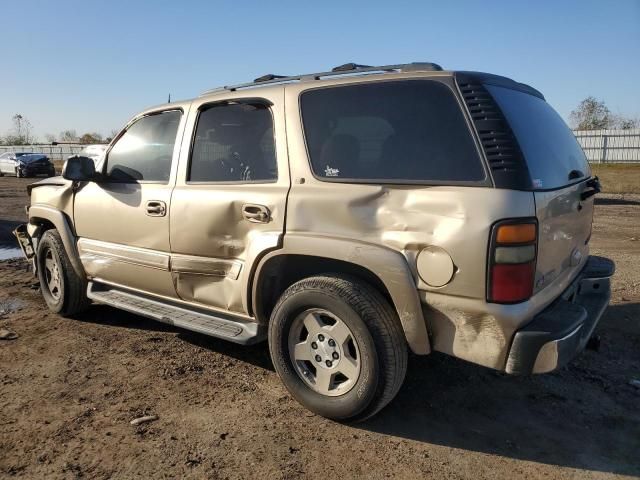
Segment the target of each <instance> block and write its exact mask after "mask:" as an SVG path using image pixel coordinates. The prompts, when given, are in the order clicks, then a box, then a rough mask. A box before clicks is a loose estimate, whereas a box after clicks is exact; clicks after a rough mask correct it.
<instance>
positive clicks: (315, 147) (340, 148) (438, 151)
mask: <svg viewBox="0 0 640 480" xmlns="http://www.w3.org/2000/svg"><path fill="white" fill-rule="evenodd" d="M301 108H302V117H303V123H304V130H305V135H306V139H307V145H308V149H309V154H310V157H311V164H312V168H313V171H314V173H315V174H316V175H317V176H319V177H325V178H330V179H335V180H339V179H345V180H348V179H356V180H387V181H390V182H394V181H399V182H403V181H409V182H411V181H418V182H419V181H424V182H430V181H433V182H448V181H453V182H456V181H481V180H483V179H484V178H485V172H484V169H483V167H482V163H481V160H480V158H479V156H478V153H477V150H476V146H475V144H474V142H473V139H472V137H471V134H470V131H469V128H468V127H467V124H466V122H465V120H464V117H463V115H462V112H461V111H460V107H459V105H458V103H457V102H456V100H455V97H454V96H453V93H452V92H451V90H449V88H447V87H446V86H445V85H443V84H441V83H439V82H433V81H402V82H379V83H369V84H365V85H353V86H346V87H334V88H325V89H318V90H312V91H309V92H305V93H303V94H302V97H301Z"/></svg>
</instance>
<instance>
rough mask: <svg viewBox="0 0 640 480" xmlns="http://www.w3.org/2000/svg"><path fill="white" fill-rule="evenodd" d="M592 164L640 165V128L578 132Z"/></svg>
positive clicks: (63, 153)
mask: <svg viewBox="0 0 640 480" xmlns="http://www.w3.org/2000/svg"><path fill="white" fill-rule="evenodd" d="M573 133H574V134H575V136H576V138H577V139H578V142H579V143H580V145H581V146H582V149H583V150H584V153H585V154H586V155H587V159H588V160H589V162H591V163H640V128H636V129H632V130H574V132H573ZM84 147H86V145H83V144H80V143H74V144H65V145H51V144H48V143H47V144H39V145H22V146H15V145H14V146H3V145H0V154H2V153H4V152H38V153H44V154H46V155H47V156H48V157H49V158H51V159H52V160H66V158H67V157H68V156H69V155H75V154H76V153H78V152H79V151H80V150H82V149H83V148H84Z"/></svg>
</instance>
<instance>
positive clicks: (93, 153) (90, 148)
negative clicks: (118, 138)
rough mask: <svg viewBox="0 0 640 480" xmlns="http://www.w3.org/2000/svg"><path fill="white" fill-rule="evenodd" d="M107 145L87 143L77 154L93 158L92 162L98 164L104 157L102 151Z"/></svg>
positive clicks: (105, 149) (104, 150)
mask: <svg viewBox="0 0 640 480" xmlns="http://www.w3.org/2000/svg"><path fill="white" fill-rule="evenodd" d="M108 146H109V145H100V144H99V145H87V146H86V147H84V148H83V149H82V150H80V152H79V153H78V155H80V156H83V157H89V158H90V159H92V160H93V162H94V163H95V164H96V166H97V165H98V163H99V162H100V161H101V160H102V159H103V158H104V152H106V151H107V147H108Z"/></svg>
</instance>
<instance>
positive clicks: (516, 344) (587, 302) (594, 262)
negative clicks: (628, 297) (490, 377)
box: [505, 256, 615, 374]
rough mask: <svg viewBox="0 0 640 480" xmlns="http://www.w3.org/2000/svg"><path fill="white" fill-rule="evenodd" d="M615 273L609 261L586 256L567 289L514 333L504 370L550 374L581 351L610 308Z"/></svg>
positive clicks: (517, 372) (513, 372) (515, 372)
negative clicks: (586, 259)
mask: <svg viewBox="0 0 640 480" xmlns="http://www.w3.org/2000/svg"><path fill="white" fill-rule="evenodd" d="M614 271H615V265H614V263H613V262H612V261H611V260H609V259H607V258H604V257H596V256H591V257H589V259H588V261H587V263H586V265H585V267H584V269H583V270H582V271H581V272H580V274H579V275H578V277H577V278H576V279H575V280H574V281H573V282H572V283H571V285H570V286H569V288H567V289H566V290H565V291H564V292H563V293H562V295H561V296H560V297H559V298H558V299H557V300H556V301H554V302H553V303H552V304H551V305H549V307H547V308H546V309H545V310H543V311H542V312H540V313H539V314H538V315H536V316H535V317H534V318H533V320H532V321H531V322H529V323H528V324H527V325H526V326H525V327H523V328H521V329H520V330H518V331H517V332H516V333H515V335H514V336H513V342H512V343H511V348H510V350H509V355H508V357H507V363H506V367H505V371H506V372H507V373H512V374H530V373H545V372H550V371H552V370H555V369H556V368H559V367H561V366H563V365H565V364H566V363H567V362H569V361H570V360H571V359H572V358H574V357H575V356H576V355H577V354H578V353H579V352H581V351H582V350H583V349H584V347H585V345H586V343H587V341H588V340H589V338H590V337H591V335H592V334H593V330H594V329H595V327H596V325H597V324H598V321H599V320H600V317H602V314H603V313H604V311H605V309H606V308H607V306H608V305H609V299H610V298H611V285H610V277H611V276H612V275H613V273H614Z"/></svg>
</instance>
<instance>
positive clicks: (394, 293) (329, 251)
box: [249, 235, 431, 355]
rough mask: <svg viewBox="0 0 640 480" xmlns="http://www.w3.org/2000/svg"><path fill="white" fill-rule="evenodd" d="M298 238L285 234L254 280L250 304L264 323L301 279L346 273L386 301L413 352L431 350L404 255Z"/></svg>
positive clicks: (374, 247)
mask: <svg viewBox="0 0 640 480" xmlns="http://www.w3.org/2000/svg"><path fill="white" fill-rule="evenodd" d="M293 237H294V236H293V235H287V236H285V241H284V245H283V248H282V249H279V250H275V251H272V252H270V253H268V254H267V255H265V256H264V257H263V258H262V260H261V261H260V262H259V264H258V265H257V267H256V269H255V273H254V275H253V276H252V280H253V281H252V283H251V286H250V292H249V294H250V305H251V308H252V313H253V314H254V315H255V317H256V319H257V321H258V322H259V323H264V324H266V323H268V321H269V316H270V313H271V309H272V308H273V306H274V305H275V302H276V301H277V299H278V298H279V296H280V295H281V294H282V293H283V292H284V291H285V290H286V289H287V288H288V287H289V286H290V285H292V284H293V283H295V282H297V281H298V280H301V279H302V278H306V277H309V276H312V275H317V274H322V273H344V274H349V275H352V276H356V277H358V278H361V279H362V280H364V281H366V282H367V283H369V284H370V285H372V286H373V287H374V288H376V289H377V290H378V291H379V292H380V293H381V294H382V295H383V296H385V298H387V300H388V301H389V302H390V304H391V305H392V307H393V308H394V309H395V311H396V313H397V314H398V318H399V319H400V323H401V325H402V329H403V331H404V334H405V338H406V340H407V343H408V345H409V347H410V348H411V350H412V351H413V352H414V353H416V354H422V355H424V354H427V353H429V352H430V351H431V346H430V342H429V336H428V332H427V326H426V323H425V319H424V316H423V313H422V306H421V304H420V299H419V298H418V293H417V290H416V287H415V281H414V279H413V276H412V275H411V272H410V270H409V267H408V265H407V263H406V260H405V258H404V256H402V255H401V254H400V253H398V252H396V251H394V250H391V249H388V248H385V247H380V246H377V245H370V244H365V243H361V242H353V241H348V240H343V239H332V238H326V237H309V236H300V237H297V238H293ZM314 252H322V254H321V255H318V254H316V253H314Z"/></svg>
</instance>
